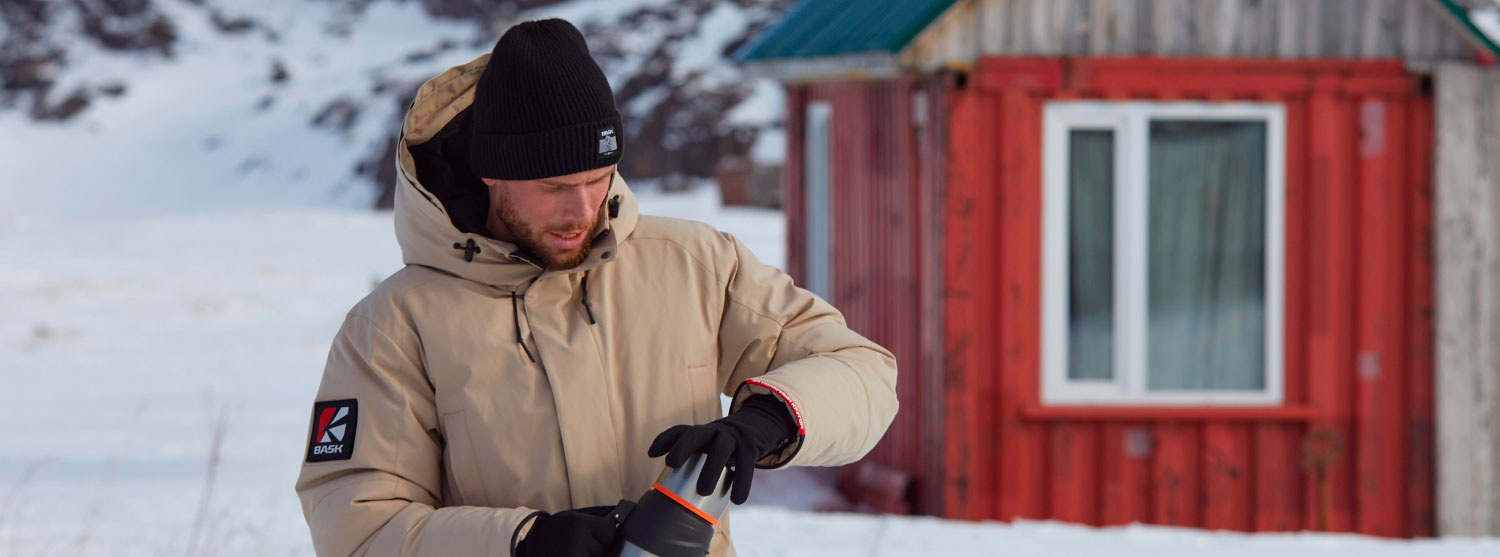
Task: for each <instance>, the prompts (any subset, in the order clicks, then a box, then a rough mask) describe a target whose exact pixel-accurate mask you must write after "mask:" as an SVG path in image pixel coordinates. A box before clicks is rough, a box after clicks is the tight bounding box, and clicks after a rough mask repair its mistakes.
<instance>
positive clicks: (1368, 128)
mask: <svg viewBox="0 0 1500 557" xmlns="http://www.w3.org/2000/svg"><path fill="white" fill-rule="evenodd" d="M1080 98H1099V99H1142V100H1164V101H1169V100H1199V101H1214V100H1226V101H1228V100H1255V101H1269V102H1278V103H1283V104H1284V105H1285V106H1286V109H1287V135H1288V137H1287V145H1286V162H1287V167H1286V173H1287V175H1286V177H1285V178H1286V201H1287V206H1286V210H1287V216H1286V230H1285V238H1286V246H1285V254H1286V258H1285V261H1286V268H1285V272H1286V275H1285V280H1286V284H1285V292H1286V298H1285V323H1284V346H1285V352H1284V358H1285V361H1284V369H1285V373H1286V375H1285V379H1286V387H1285V388H1286V391H1285V401H1286V402H1285V404H1283V405H1281V406H1276V407H1262V408H1224V407H1173V408H1160V407H1156V408H1153V407H1124V408H1120V407H1115V408H1110V407H1102V408H1101V407H1061V406H1048V405H1044V404H1042V403H1041V400H1040V378H1041V373H1042V371H1041V351H1042V335H1041V323H1042V314H1041V311H1042V310H1041V299H1042V284H1041V268H1042V195H1043V192H1042V153H1041V145H1042V129H1043V118H1042V108H1043V106H1044V104H1045V103H1046V102H1047V101H1049V100H1053V99H1080ZM946 102H947V103H948V112H949V115H950V116H949V145H950V151H949V159H948V163H947V165H948V168H949V170H948V177H947V183H946V188H947V189H946V192H947V195H946V199H945V205H946V207H947V210H946V219H947V220H946V223H945V226H946V230H947V233H946V234H945V236H946V247H947V250H946V253H945V256H944V261H945V263H944V264H945V268H946V271H945V277H946V279H945V284H946V288H945V290H944V293H945V307H946V312H945V316H944V317H945V319H944V327H945V334H944V342H945V357H946V358H947V361H946V364H945V366H944V368H943V371H944V374H945V377H944V385H945V389H944V391H943V401H944V402H943V403H944V406H945V413H946V414H945V415H946V421H947V427H946V430H947V438H946V445H945V446H944V448H943V452H944V455H945V465H944V467H943V468H942V472H943V474H944V475H943V477H942V484H943V486H944V489H943V504H944V506H943V508H942V511H941V512H940V513H939V514H942V515H943V516H950V517H957V518H967V519H1005V520H1008V519H1012V518H1026V519H1055V520H1064V521H1070V522H1079V523H1084V524H1098V525H1112V524H1127V523H1131V522H1145V523H1154V524H1165V525H1177V526H1190V527H1202V528H1212V529H1230V530H1243V531H1278V530H1302V529H1309V530H1325V529H1326V530H1331V531H1352V532H1361V533H1366V534H1373V535H1382V536H1429V535H1432V534H1433V520H1434V507H1433V505H1434V502H1433V492H1432V490H1433V481H1434V480H1433V469H1432V468H1433V456H1432V455H1433V449H1432V443H1433V400H1432V396H1433V378H1432V361H1433V359H1432V329H1431V310H1432V286H1431V261H1430V248H1429V246H1430V242H1431V236H1430V222H1431V214H1430V210H1431V199H1430V192H1431V179H1430V177H1431V172H1430V169H1431V162H1430V154H1431V130H1432V112H1431V97H1430V95H1429V94H1427V93H1424V89H1423V85H1422V82H1421V79H1420V78H1417V77H1415V76H1412V75H1410V74H1408V73H1407V72H1406V70H1405V69H1404V68H1403V66H1402V64H1401V63H1400V62H1392V61H1386V62H1277V61H1244V60H1206V59H1189V60H1169V59H1111V58H1071V59H1067V60H1062V59H1015V58H988V59H984V60H981V62H980V63H979V64H978V66H977V68H976V69H975V71H974V72H973V75H972V77H971V79H970V85H969V86H968V87H967V88H966V89H964V90H961V91H960V90H955V91H951V92H949V93H948V95H947V97H946Z"/></svg>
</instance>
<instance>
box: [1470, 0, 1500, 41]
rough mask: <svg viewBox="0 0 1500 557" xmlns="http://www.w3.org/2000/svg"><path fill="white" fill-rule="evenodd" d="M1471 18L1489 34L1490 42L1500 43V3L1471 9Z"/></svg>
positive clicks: (1480, 28) (1481, 29)
mask: <svg viewBox="0 0 1500 557" xmlns="http://www.w3.org/2000/svg"><path fill="white" fill-rule="evenodd" d="M1469 19H1470V20H1472V21H1473V22H1474V25H1475V26H1476V27H1478V28H1479V30H1480V31H1483V32H1484V34H1485V35H1488V36H1489V38H1490V42H1493V43H1495V44H1500V5H1497V6H1493V7H1487V8H1477V9H1474V10H1471V11H1469Z"/></svg>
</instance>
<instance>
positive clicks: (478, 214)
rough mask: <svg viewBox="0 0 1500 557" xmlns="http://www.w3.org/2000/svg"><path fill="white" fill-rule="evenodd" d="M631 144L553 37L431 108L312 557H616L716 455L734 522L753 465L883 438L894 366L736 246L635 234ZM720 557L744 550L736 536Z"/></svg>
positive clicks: (520, 46) (314, 465) (839, 453)
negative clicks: (624, 163) (621, 165)
mask: <svg viewBox="0 0 1500 557" xmlns="http://www.w3.org/2000/svg"><path fill="white" fill-rule="evenodd" d="M621 132H622V130H621V128H620V116H619V113H618V111H617V110H616V107H615V104H614V97H613V95H612V93H611V91H610V87H609V84H608V83H607V82H606V80H605V78H604V74H603V73H602V72H601V71H600V70H599V67H598V66H597V65H596V64H595V63H594V61H593V59H592V58H590V57H589V54H588V47H587V45H586V44H585V42H584V39H583V36H582V35H581V34H579V32H578V31H577V30H576V29H575V28H573V26H572V25H570V24H568V23H567V22H564V21H561V20H547V21H537V22H528V23H522V24H520V25H517V26H515V27H514V28H512V29H510V30H509V31H507V32H506V33H505V35H504V36H503V37H501V38H500V40H499V42H498V43H497V44H496V45H495V48H494V51H493V52H492V53H491V54H489V55H486V56H481V57H480V58H478V59H476V60H474V61H473V62H470V63H468V64H464V65H462V66H458V67H455V68H452V69H450V70H448V71H447V72H445V73H443V74H442V75H440V76H438V77H436V78H433V79H432V80H431V81H428V82H427V83H426V84H424V85H423V86H422V88H421V89H420V90H419V91H418V93H417V98H416V100H415V102H414V103H413V104H412V106H411V108H410V110H409V111H408V113H407V115H406V119H405V122H404V126H403V132H402V133H403V135H402V138H401V142H400V145H399V148H398V150H397V153H398V155H397V158H398V160H397V168H398V171H399V174H400V183H399V185H398V186H397V189H398V193H397V198H396V238H397V240H398V241H399V242H400V244H401V251H402V256H403V259H404V261H405V263H406V267H405V268H404V269H402V270H401V271H398V272H397V273H396V274H394V275H392V276H391V277H390V278H388V279H386V280H385V281H384V282H382V283H381V284H380V285H379V286H378V287H376V288H375V290H374V291H373V292H371V293H370V294H369V296H367V297H365V299H364V300H362V301H360V302H359V304H357V305H356V306H355V307H354V309H353V310H351V311H350V312H349V315H348V317H347V318H346V320H345V321H344V324H343V327H342V329H341V330H340V331H339V334H338V337H337V338H336V339H335V340H334V342H333V347H332V350H331V351H330V354H329V357H328V365H327V368H326V369H325V370H324V373H323V381H322V385H321V387H320V388H319V392H318V396H317V403H316V404H315V405H314V411H313V422H312V424H311V431H310V434H309V441H308V449H307V454H306V456H305V462H304V463H303V465H302V473H301V476H300V478H299V479H298V481H297V493H298V495H299V496H300V497H301V500H302V506H303V512H304V514H305V515H306V517H307V521H308V525H309V526H310V528H311V530H312V535H313V544H314V547H315V548H316V549H317V552H318V554H320V555H448V556H464V555H476V556H477V555H522V556H532V555H568V556H584V555H603V554H604V552H605V550H606V548H607V547H608V546H609V545H610V544H611V543H613V542H614V541H615V540H614V538H615V532H616V529H615V524H614V523H613V521H611V520H610V519H609V518H606V517H605V516H604V515H605V514H606V512H607V510H608V508H609V507H610V506H612V505H614V504H616V503H618V502H619V501H620V500H621V499H632V500H633V499H636V498H638V497H640V496H641V495H642V494H643V493H645V492H646V490H647V489H649V488H650V486H651V484H652V482H653V481H654V480H655V479H656V477H657V475H658V474H659V473H660V472H661V471H662V469H663V466H676V465H680V464H682V462H683V461H685V460H686V459H687V458H688V457H689V456H691V455H695V454H697V453H700V452H701V453H704V454H707V455H708V464H707V465H706V467H707V469H709V470H714V471H717V470H723V469H724V468H725V467H726V466H728V467H729V468H731V472H730V474H731V477H732V478H733V480H732V481H733V484H734V488H733V493H732V497H731V499H732V501H734V502H736V503H741V502H743V501H744V499H745V497H746V496H747V495H748V493H749V488H750V485H751V482H750V480H751V474H752V473H753V471H754V469H755V468H756V467H760V468H779V467H783V466H789V465H808V466H831V465H839V464H845V463H848V462H852V461H854V460H857V459H859V458H860V457H862V456H863V455H864V454H865V453H867V452H868V451H869V450H870V449H871V448H872V447H873V446H874V445H875V443H876V441H878V440H879V439H880V436H881V435H882V434H883V433H884V432H885V429H886V427H887V426H888V425H889V424H890V422H891V419H892V417H893V416H894V415H895V412H896V408H897V403H896V397H895V390H894V389H895V381H896V368H895V361H894V359H893V358H892V356H891V354H890V353H889V352H887V351H886V350H885V349H883V348H881V347H879V346H876V345H875V344H873V343H871V342H870V341H868V340H866V339H864V338H863V337H861V336H859V335H858V334H855V333H854V332H852V331H850V330H849V329H848V327H846V326H845V324H844V321H843V317H842V316H841V315H839V313H838V312H837V311H836V310H834V308H833V307H831V306H830V305H828V304H827V303H826V302H824V301H823V300H821V299H818V298H817V297H815V296H813V295H812V294H810V293H808V292H807V291H805V290H801V289H798V288H796V287H795V286H793V285H792V282H791V280H790V279H789V278H788V277H787V276H786V275H785V274H784V273H782V272H781V271H779V270H777V269H775V268H772V267H769V266H766V265H763V264H761V263H759V262H758V261H757V260H756V259H755V257H754V256H753V255H752V254H751V253H750V252H749V251H748V250H746V249H745V247H744V246H743V245H741V244H740V242H739V241H738V240H735V239H734V238H732V237H730V236H728V235H726V234H723V233H720V232H718V231H715V230H714V229H712V228H710V227H708V226H706V225H703V224H700V223H695V222H689V221H682V220H674V219H666V218H656V217H648V216H642V215H639V214H638V213H637V211H636V210H637V206H636V201H635V198H634V197H633V196H632V195H631V193H630V190H629V188H627V187H626V185H625V182H624V180H622V179H621V178H620V177H619V175H618V174H617V173H616V172H615V167H616V164H617V163H618V162H619V160H620V157H621V155H622V153H623V152H624V147H625V146H624V144H623V140H624V136H623V134H622V133H621ZM720 393H724V394H726V395H732V396H733V397H734V401H733V404H732V407H731V409H730V413H729V415H728V416H727V417H721V409H720V406H719V399H718V396H719V394H720ZM693 424H698V425H693ZM663 455H665V456H666V457H667V458H666V459H664V460H663V459H658V458H657V457H661V456H663ZM700 489H701V488H700ZM703 491H706V489H703ZM725 518H726V519H727V516H726V517H725ZM710 554H711V555H715V556H718V555H733V554H734V551H733V548H732V547H731V546H730V541H729V535H728V521H727V520H721V521H720V522H719V524H718V525H717V526H716V528H715V533H714V539H713V542H712V547H711V551H710Z"/></svg>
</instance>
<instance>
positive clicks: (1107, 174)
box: [1042, 101, 1286, 405]
mask: <svg viewBox="0 0 1500 557" xmlns="http://www.w3.org/2000/svg"><path fill="white" fill-rule="evenodd" d="M1284 122H1285V113H1284V111H1283V109H1282V108H1281V106H1280V105H1276V104H1263V103H1149V102H1084V101H1077V102H1074V101H1069V102H1053V103H1048V105H1047V107H1046V109H1045V124H1046V130H1045V137H1044V147H1043V157H1044V161H1043V164H1044V172H1045V184H1044V195H1043V197H1044V201H1043V212H1044V215H1043V228H1044V230H1043V293H1042V296H1043V302H1042V304H1043V306H1042V314H1043V315H1042V320H1043V324H1042V328H1043V333H1042V339H1043V353H1042V367H1043V372H1042V373H1043V381H1042V399H1043V401H1044V402H1046V403H1049V404H1267V405H1269V404H1280V403H1281V401H1282V349H1281V344H1282V317H1281V316H1282V281H1283V278H1282V277H1283V272H1282V262H1283V258H1284V244H1283V241H1282V236H1283V235H1282V229H1283V219H1284V210H1283V207H1284V203H1285V192H1284V190H1283V188H1284V186H1283V176H1284V170H1283V169H1284V160H1283V159H1284V156H1285V149H1286V147H1285V145H1286V143H1285V131H1284V130H1285V124H1284Z"/></svg>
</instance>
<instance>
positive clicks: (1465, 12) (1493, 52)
mask: <svg viewBox="0 0 1500 557" xmlns="http://www.w3.org/2000/svg"><path fill="white" fill-rule="evenodd" d="M1431 2H1432V3H1433V4H1435V6H1434V7H1436V8H1437V9H1438V11H1439V12H1441V13H1442V14H1443V19H1444V20H1445V21H1447V22H1448V23H1449V24H1450V25H1453V26H1455V27H1457V28H1458V29H1459V30H1460V31H1462V32H1463V34H1464V38H1465V39H1466V42H1468V43H1469V44H1470V45H1471V46H1473V47H1474V48H1475V49H1476V50H1480V51H1484V54H1486V55H1487V58H1488V59H1489V60H1488V62H1489V65H1492V66H1493V65H1496V63H1497V61H1500V44H1496V43H1495V40H1494V39H1491V38H1490V36H1489V35H1488V34H1486V33H1485V32H1484V30H1483V29H1480V28H1479V26H1478V25H1475V24H1474V20H1473V19H1472V18H1470V17H1469V8H1467V7H1464V6H1460V5H1459V4H1458V2H1455V1H1453V0H1431Z"/></svg>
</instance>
